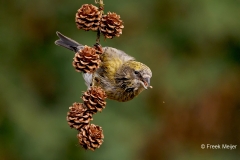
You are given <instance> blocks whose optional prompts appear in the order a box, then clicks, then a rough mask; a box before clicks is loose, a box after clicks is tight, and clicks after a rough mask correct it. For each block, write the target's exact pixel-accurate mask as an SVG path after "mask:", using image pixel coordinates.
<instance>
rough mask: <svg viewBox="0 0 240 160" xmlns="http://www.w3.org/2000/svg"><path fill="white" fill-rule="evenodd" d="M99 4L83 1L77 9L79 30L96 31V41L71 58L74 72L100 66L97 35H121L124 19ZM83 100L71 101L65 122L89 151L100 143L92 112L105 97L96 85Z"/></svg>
mask: <svg viewBox="0 0 240 160" xmlns="http://www.w3.org/2000/svg"><path fill="white" fill-rule="evenodd" d="M98 3H99V7H96V6H94V5H91V4H84V5H82V6H81V8H80V9H78V11H77V13H76V17H75V22H76V24H77V28H78V29H83V30H85V31H89V30H92V31H97V36H98V37H97V38H98V39H97V43H96V44H95V45H94V46H93V47H89V46H84V47H83V48H82V49H80V50H79V51H78V52H77V53H75V56H74V58H73V63H72V64H73V67H74V68H75V70H76V71H77V72H83V73H94V72H95V71H96V70H97V69H98V68H99V65H100V62H101V58H100V56H101V54H103V52H104V51H103V48H102V47H101V45H100V44H99V43H98V42H99V38H100V35H101V34H103V35H104V37H105V38H113V37H115V36H116V37H119V36H120V35H121V34H122V29H123V28H124V27H123V22H122V20H120V16H119V15H117V14H116V13H111V12H108V13H107V15H104V14H103V2H102V0H99V2H98ZM81 98H82V100H83V103H77V102H75V103H73V104H72V106H70V107H69V111H68V113H67V121H68V125H69V126H70V127H71V128H74V129H76V130H77V131H78V134H77V138H78V140H79V144H80V145H81V146H82V147H83V148H85V149H90V150H93V151H94V150H95V149H96V148H99V147H100V146H101V144H102V143H103V138H104V135H103V130H102V128H101V127H100V126H98V125H94V124H91V123H90V122H91V121H92V120H93V115H94V114H96V113H97V112H101V111H102V110H103V109H104V108H105V106H106V101H105V99H106V98H107V96H106V93H105V91H104V90H103V89H102V88H100V87H97V86H92V87H90V88H89V89H88V90H87V91H86V92H84V93H83V95H82V97H81Z"/></svg>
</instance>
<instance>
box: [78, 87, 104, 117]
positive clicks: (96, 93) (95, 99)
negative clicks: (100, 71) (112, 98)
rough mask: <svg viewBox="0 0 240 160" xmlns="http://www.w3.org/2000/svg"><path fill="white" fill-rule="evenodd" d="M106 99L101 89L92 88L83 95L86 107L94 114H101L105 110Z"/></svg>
mask: <svg viewBox="0 0 240 160" xmlns="http://www.w3.org/2000/svg"><path fill="white" fill-rule="evenodd" d="M106 98H107V96H106V93H105V91H104V90H103V89H102V88H101V87H91V88H90V89H89V90H87V91H86V92H84V93H83V95H82V99H83V102H84V105H85V106H86V107H87V109H88V110H89V111H91V112H93V113H97V112H101V111H102V110H103V109H104V108H105V106H106V101H105V99H106Z"/></svg>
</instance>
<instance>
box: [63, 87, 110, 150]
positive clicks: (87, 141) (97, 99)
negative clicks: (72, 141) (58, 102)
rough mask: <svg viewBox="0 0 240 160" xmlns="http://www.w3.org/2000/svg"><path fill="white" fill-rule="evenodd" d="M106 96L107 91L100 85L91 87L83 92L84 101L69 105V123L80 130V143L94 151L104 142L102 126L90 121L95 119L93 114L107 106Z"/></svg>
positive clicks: (78, 135)
mask: <svg viewBox="0 0 240 160" xmlns="http://www.w3.org/2000/svg"><path fill="white" fill-rule="evenodd" d="M106 98H107V96H106V94H105V92H104V91H103V90H102V89H101V88H100V87H91V88H90V89H88V90H87V91H86V92H84V93H83V95H82V99H83V103H76V102H75V103H73V104H72V106H70V107H69V112H68V113H67V121H68V125H69V126H70V127H71V128H74V129H76V130H78V134H77V138H78V140H79V144H80V145H81V146H82V147H83V148H85V149H90V150H93V151H94V150H95V149H96V148H99V147H100V146H101V144H102V142H103V138H104V136H103V130H102V128H101V127H100V126H98V125H94V124H91V123H90V122H91V120H93V114H96V113H97V112H101V111H102V110H103V109H104V108H105V106H106V101H105V99H106Z"/></svg>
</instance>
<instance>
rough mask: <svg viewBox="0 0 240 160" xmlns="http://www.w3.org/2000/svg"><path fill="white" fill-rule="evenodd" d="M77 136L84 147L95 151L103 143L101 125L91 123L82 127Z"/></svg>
mask: <svg viewBox="0 0 240 160" xmlns="http://www.w3.org/2000/svg"><path fill="white" fill-rule="evenodd" d="M77 138H78V140H79V144H80V145H81V146H82V147H83V148H84V149H90V150H92V151H94V150H95V149H97V148H99V147H100V146H101V145H102V143H103V138H104V135H103V130H102V128H101V127H100V126H97V125H94V124H89V125H86V126H84V127H82V128H81V129H80V131H79V133H78V134H77Z"/></svg>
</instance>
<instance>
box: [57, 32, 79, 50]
mask: <svg viewBox="0 0 240 160" xmlns="http://www.w3.org/2000/svg"><path fill="white" fill-rule="evenodd" d="M56 34H57V36H58V37H59V39H58V40H56V41H55V44H56V45H58V46H62V47H65V48H67V49H69V50H71V51H74V52H77V51H78V50H79V48H81V46H83V45H82V44H79V43H78V42H76V41H74V40H72V39H71V38H68V37H66V36H64V35H63V34H62V33H60V32H58V31H57V32H56Z"/></svg>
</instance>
